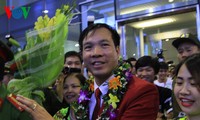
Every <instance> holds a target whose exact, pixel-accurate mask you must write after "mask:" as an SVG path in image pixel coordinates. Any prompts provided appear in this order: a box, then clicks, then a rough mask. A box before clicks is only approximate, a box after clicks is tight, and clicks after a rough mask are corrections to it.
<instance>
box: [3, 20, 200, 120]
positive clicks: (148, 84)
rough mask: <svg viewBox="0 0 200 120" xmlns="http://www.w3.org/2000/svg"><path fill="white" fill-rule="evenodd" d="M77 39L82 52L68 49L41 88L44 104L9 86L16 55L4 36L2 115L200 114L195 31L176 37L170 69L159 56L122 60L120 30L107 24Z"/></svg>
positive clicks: (199, 44)
mask: <svg viewBox="0 0 200 120" xmlns="http://www.w3.org/2000/svg"><path fill="white" fill-rule="evenodd" d="M79 45H80V52H79V53H78V52H76V51H69V52H67V53H66V54H65V59H64V63H63V70H62V72H61V73H60V74H59V75H58V78H57V79H56V80H55V82H54V83H53V84H52V85H51V86H49V87H48V88H45V89H44V90H43V92H44V94H45V98H46V99H45V101H43V104H42V105H41V104H38V103H37V102H36V101H35V100H33V99H30V98H26V97H24V96H21V95H14V94H12V93H9V91H8V90H7V89H6V85H5V83H3V82H2V80H3V76H4V66H5V63H6V62H8V61H10V60H12V59H13V56H14V55H13V53H12V52H11V50H10V49H9V47H8V46H7V45H6V44H4V43H3V42H1V41H0V67H1V69H0V70H1V71H0V74H1V76H0V77H1V78H0V80H1V81H0V119H5V120H29V119H30V120H31V119H32V120H79V119H82V120H96V119H98V120H104V119H109V120H199V119H200V102H199V101H200V97H199V96H200V79H199V78H200V77H199V74H200V66H199V64H200V41H199V40H198V38H197V37H195V36H194V35H192V34H183V35H181V36H180V37H179V38H178V39H175V40H174V41H173V42H172V45H173V46H174V47H175V48H176V49H177V52H178V54H177V56H178V58H179V64H178V65H176V67H175V70H174V71H173V72H172V75H169V65H168V63H167V62H166V61H159V58H158V57H152V56H142V57H140V58H138V59H136V58H133V57H131V58H128V59H127V60H121V58H120V36H119V34H118V33H117V31H116V30H115V29H114V28H112V27H110V26H109V25H107V24H103V23H97V24H91V25H90V26H88V27H87V28H86V29H85V30H84V31H82V32H81V34H80V37H79ZM85 69H86V71H87V72H86V73H85V72H84V71H85ZM86 78H87V79H88V80H87V79H86ZM8 111H9V112H8Z"/></svg>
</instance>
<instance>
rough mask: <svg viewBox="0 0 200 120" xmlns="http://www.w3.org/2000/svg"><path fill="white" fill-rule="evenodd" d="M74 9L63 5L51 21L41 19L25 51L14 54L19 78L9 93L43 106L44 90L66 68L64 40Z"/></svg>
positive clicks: (30, 35)
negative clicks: (64, 65)
mask: <svg viewBox="0 0 200 120" xmlns="http://www.w3.org/2000/svg"><path fill="white" fill-rule="evenodd" d="M74 7H75V6H72V7H70V6H69V5H63V6H62V9H57V10H56V13H55V16H54V17H52V18H49V17H48V15H45V16H40V17H38V19H37V21H36V22H35V27H34V30H32V31H29V32H27V33H26V40H27V45H26V47H25V49H24V50H23V51H21V52H19V53H17V54H16V55H15V61H16V63H17V67H18V70H19V73H20V78H19V79H13V80H12V81H11V82H10V83H9V84H8V90H10V92H12V93H15V94H21V95H23V96H25V97H28V98H31V99H35V100H36V101H37V102H39V103H42V101H43V100H44V94H43V92H42V91H41V89H43V88H45V87H48V86H49V85H51V84H52V83H53V82H54V81H55V80H56V78H57V77H58V75H59V74H60V72H61V71H62V69H63V63H64V41H65V40H66V37H67V33H68V24H69V22H70V20H71V19H72V17H73V15H74V13H73V12H72V10H73V9H74Z"/></svg>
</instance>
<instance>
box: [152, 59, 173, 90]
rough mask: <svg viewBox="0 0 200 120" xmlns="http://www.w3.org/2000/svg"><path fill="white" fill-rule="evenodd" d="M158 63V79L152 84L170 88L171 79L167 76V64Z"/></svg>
mask: <svg viewBox="0 0 200 120" xmlns="http://www.w3.org/2000/svg"><path fill="white" fill-rule="evenodd" d="M159 64H160V69H159V72H158V79H157V80H155V81H154V84H156V85H158V86H161V87H165V88H169V89H171V90H172V79H171V78H170V77H168V75H169V73H168V72H169V71H168V69H169V67H168V64H167V63H165V62H160V63H159Z"/></svg>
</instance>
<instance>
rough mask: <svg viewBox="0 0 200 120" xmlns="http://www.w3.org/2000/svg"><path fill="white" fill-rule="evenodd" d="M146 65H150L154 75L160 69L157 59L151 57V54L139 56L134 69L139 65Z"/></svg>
mask: <svg viewBox="0 0 200 120" xmlns="http://www.w3.org/2000/svg"><path fill="white" fill-rule="evenodd" d="M146 66H150V67H152V68H153V69H154V72H155V75H156V74H158V72H159V70H160V64H159V62H158V59H157V58H153V57H151V56H143V57H140V58H139V59H138V60H137V62H136V64H135V69H136V71H137V70H138V69H139V68H140V67H146Z"/></svg>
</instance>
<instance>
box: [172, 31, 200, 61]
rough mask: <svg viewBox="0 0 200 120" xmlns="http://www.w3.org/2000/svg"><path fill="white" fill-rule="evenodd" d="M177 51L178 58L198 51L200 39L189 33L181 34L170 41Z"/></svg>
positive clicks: (199, 49)
mask: <svg viewBox="0 0 200 120" xmlns="http://www.w3.org/2000/svg"><path fill="white" fill-rule="evenodd" d="M172 45H173V46H174V47H175V48H176V49H177V51H178V59H179V60H180V61H182V60H184V59H185V58H186V57H187V56H190V55H193V54H195V53H199V52H200V41H199V39H198V38H197V37H196V36H194V35H193V34H191V33H187V34H182V35H181V36H180V37H179V38H177V39H175V40H174V41H173V42H172Z"/></svg>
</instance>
